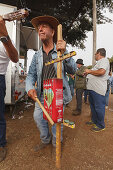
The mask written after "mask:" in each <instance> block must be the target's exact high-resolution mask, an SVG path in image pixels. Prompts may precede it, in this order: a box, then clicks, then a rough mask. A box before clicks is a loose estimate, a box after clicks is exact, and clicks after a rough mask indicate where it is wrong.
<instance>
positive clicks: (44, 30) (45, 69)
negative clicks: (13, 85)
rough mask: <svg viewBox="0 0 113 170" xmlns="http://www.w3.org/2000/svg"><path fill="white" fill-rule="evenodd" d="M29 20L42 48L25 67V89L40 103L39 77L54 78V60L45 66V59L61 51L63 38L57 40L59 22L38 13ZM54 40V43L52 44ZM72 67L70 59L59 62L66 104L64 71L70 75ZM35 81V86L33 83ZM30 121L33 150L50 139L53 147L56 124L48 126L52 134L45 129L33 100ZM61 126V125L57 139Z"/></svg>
mask: <svg viewBox="0 0 113 170" xmlns="http://www.w3.org/2000/svg"><path fill="white" fill-rule="evenodd" d="M31 23H32V24H33V26H34V27H35V29H36V30H37V32H38V34H39V38H40V40H41V41H42V47H41V48H40V49H39V51H37V52H36V53H35V54H34V56H33V59H32V62H31V65H30V67H29V72H28V75H27V79H26V91H27V93H28V96H29V97H31V98H32V99H33V100H34V101H36V98H35V97H36V96H38V98H39V100H40V102H41V103H42V104H43V103H44V98H43V80H45V79H48V78H49V79H50V78H56V75H57V63H54V64H51V65H49V66H45V63H46V62H47V61H50V60H51V59H55V58H57V50H58V51H64V52H65V48H66V43H65V41H63V40H59V41H58V42H57V26H58V25H59V21H58V20H57V19H56V18H54V17H52V16H40V17H36V18H34V19H32V21H31ZM56 42H57V44H55V43H56ZM75 69H76V65H75V61H74V59H73V58H69V59H66V60H64V61H63V62H62V78H63V104H64V105H66V104H68V103H69V102H70V101H71V100H72V96H71V91H70V87H69V85H68V81H67V77H66V72H67V73H68V74H74V73H75ZM36 82H37V88H36V89H35V87H34V85H35V83H36ZM34 120H35V122H36V125H37V127H38V129H39V131H40V139H41V143H40V144H39V145H37V146H36V147H35V151H39V150H40V149H42V148H43V147H45V146H47V145H48V144H49V143H50V142H51V139H52V144H53V146H56V126H55V125H53V126H52V137H51V134H50V132H49V126H48V121H47V120H44V119H43V111H42V109H41V108H40V106H39V105H38V103H35V110H34ZM62 140H63V138H62V128H61V141H62Z"/></svg>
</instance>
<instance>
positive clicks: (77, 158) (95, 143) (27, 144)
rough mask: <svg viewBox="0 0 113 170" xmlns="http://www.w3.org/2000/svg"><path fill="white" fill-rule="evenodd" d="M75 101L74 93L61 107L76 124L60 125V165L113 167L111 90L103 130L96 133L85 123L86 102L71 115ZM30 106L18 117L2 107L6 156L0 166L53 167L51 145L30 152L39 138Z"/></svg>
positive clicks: (66, 169) (70, 169) (87, 169)
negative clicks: (78, 110) (61, 142)
mask: <svg viewBox="0 0 113 170" xmlns="http://www.w3.org/2000/svg"><path fill="white" fill-rule="evenodd" d="M75 105H76V102H75V96H74V98H73V100H72V102H71V103H70V104H69V107H66V109H65V114H64V118H65V119H69V120H72V121H75V124H76V127H75V129H70V128H68V127H64V133H63V136H64V145H63V151H62V158H61V166H62V168H61V169H62V170H92V169H93V170H113V94H112V95H110V103H109V108H108V109H107V110H106V116H105V123H106V130H105V131H102V132H99V133H95V132H92V131H91V130H90V128H91V127H89V126H86V125H85V122H86V121H88V120H90V108H89V105H88V104H83V109H82V114H81V115H80V116H76V117H75V116H72V110H73V109H74V108H75ZM23 108H25V103H23V102H22V103H20V104H18V108H17V109H18V110H23ZM33 108H34V106H30V107H28V108H26V109H24V113H23V115H22V117H20V119H18V118H19V117H18V116H17V117H16V119H12V116H11V114H10V113H8V110H7V109H6V110H7V113H6V119H7V141H8V144H7V148H8V153H7V157H6V159H5V160H4V161H3V162H1V163H0V170H54V169H56V168H55V159H54V158H53V157H52V146H51V145H49V146H48V147H47V148H45V149H43V150H42V151H40V152H39V153H34V150H33V147H34V146H35V145H36V144H38V143H39V142H40V137H39V132H38V131H37V127H36V125H35V123H34V120H33V116H32V115H33ZM18 110H17V112H18ZM50 128H51V127H50Z"/></svg>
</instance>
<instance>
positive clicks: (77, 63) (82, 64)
mask: <svg viewBox="0 0 113 170" xmlns="http://www.w3.org/2000/svg"><path fill="white" fill-rule="evenodd" d="M76 63H77V64H81V65H84V64H83V63H78V62H76Z"/></svg>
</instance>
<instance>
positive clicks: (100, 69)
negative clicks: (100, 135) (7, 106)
mask: <svg viewBox="0 0 113 170" xmlns="http://www.w3.org/2000/svg"><path fill="white" fill-rule="evenodd" d="M95 60H96V61H97V63H96V64H95V66H94V67H93V68H92V69H86V70H85V74H87V89H88V91H89V103H90V108H91V113H92V115H91V120H90V121H89V122H86V124H87V125H94V126H93V127H92V128H91V130H92V131H94V132H100V131H102V130H104V129H105V122H104V117H105V94H106V90H107V79H108V73H109V60H108V59H107V58H106V50H105V49H104V48H99V49H98V50H97V52H96V53H95Z"/></svg>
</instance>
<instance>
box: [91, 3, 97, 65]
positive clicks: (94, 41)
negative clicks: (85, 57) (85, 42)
mask: <svg viewBox="0 0 113 170" xmlns="http://www.w3.org/2000/svg"><path fill="white" fill-rule="evenodd" d="M96 21H97V15H96V0H93V57H92V65H94V64H95V53H96V38H97V33H96Z"/></svg>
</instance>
